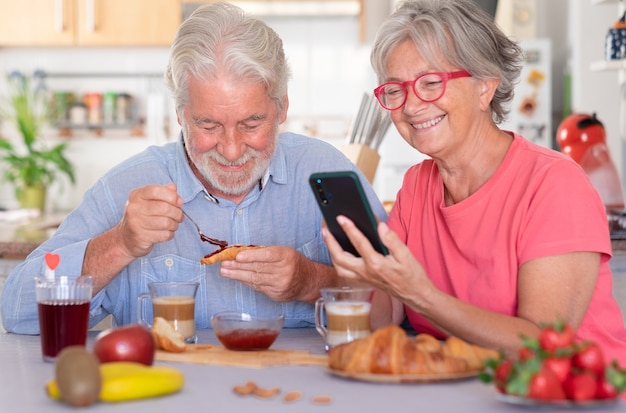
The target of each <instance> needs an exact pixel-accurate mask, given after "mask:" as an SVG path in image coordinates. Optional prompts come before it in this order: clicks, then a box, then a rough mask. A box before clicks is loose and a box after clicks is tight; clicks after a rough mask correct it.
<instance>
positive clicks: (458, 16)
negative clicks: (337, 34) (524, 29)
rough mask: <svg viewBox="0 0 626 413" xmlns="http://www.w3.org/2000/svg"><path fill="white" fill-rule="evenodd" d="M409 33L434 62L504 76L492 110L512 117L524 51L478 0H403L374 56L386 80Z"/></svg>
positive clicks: (376, 43) (378, 72)
mask: <svg viewBox="0 0 626 413" xmlns="http://www.w3.org/2000/svg"><path fill="white" fill-rule="evenodd" d="M407 39H409V40H411V41H412V42H413V44H414V45H415V47H416V48H417V50H418V51H419V53H420V54H421V55H422V57H423V58H424V59H426V60H427V61H428V62H429V63H430V64H432V65H433V66H434V67H441V65H443V64H445V63H451V64H452V65H454V66H456V67H457V68H459V69H464V70H467V71H468V72H470V73H471V74H472V76H473V77H474V78H476V79H480V80H487V79H498V80H499V81H500V84H499V86H498V89H497V90H496V93H495V95H494V97H493V100H492V101H491V115H492V118H493V120H494V121H495V122H496V123H501V122H502V121H503V120H504V119H505V118H506V115H507V114H508V113H509V110H510V109H509V107H508V103H509V102H510V101H511V100H512V99H513V89H514V88H515V85H516V83H517V82H518V80H519V75H520V72H521V70H522V65H523V62H524V55H523V52H522V49H521V48H520V46H519V45H518V44H517V43H516V42H514V41H512V40H511V39H509V38H508V37H507V36H506V35H505V34H504V33H503V32H502V31H501V30H500V29H499V28H498V27H497V25H496V24H495V22H494V19H493V18H492V17H491V16H489V15H488V14H487V13H486V12H484V11H483V10H482V9H480V8H479V7H478V5H477V4H476V3H475V2H473V1H471V0H414V1H407V2H404V3H402V4H400V5H399V6H398V9H397V10H396V11H395V12H394V13H393V14H392V15H391V17H390V18H389V19H388V20H387V21H386V22H385V23H383V24H382V26H381V27H380V29H379V30H378V33H377V34H376V39H375V41H374V46H373V49H372V53H371V56H370V61H371V64H372V67H373V68H374V71H375V72H376V75H377V76H378V80H379V82H380V83H383V82H385V81H386V79H387V73H386V70H387V60H388V58H389V55H390V54H391V52H392V51H393V50H394V48H395V47H396V46H398V45H399V44H400V43H402V42H403V41H405V40H407ZM438 56H443V57H444V59H445V61H442V60H441V58H440V57H438Z"/></svg>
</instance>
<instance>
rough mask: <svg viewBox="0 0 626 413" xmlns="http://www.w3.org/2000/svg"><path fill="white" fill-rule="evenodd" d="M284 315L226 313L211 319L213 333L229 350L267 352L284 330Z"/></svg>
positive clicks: (218, 314)
mask: <svg viewBox="0 0 626 413" xmlns="http://www.w3.org/2000/svg"><path fill="white" fill-rule="evenodd" d="M284 321H285V315H284V314H275V315H269V316H267V315H263V316H261V315H252V314H249V313H240V312H236V311H224V312H221V313H217V314H215V315H214V316H213V317H211V326H212V327H213V332H214V333H215V336H216V337H217V338H218V340H219V341H220V343H222V345H223V346H224V347H226V348H227V349H229V350H243V351H253V350H267V349H268V348H270V347H271V345H272V344H273V343H274V341H276V338H277V337H278V335H279V334H280V332H281V330H282V329H283V323H284Z"/></svg>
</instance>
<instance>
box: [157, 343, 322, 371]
mask: <svg viewBox="0 0 626 413" xmlns="http://www.w3.org/2000/svg"><path fill="white" fill-rule="evenodd" d="M155 359H156V360H159V361H174V362H181V363H198V364H213V365H221V366H234V367H251V368H263V367H272V366H286V365H304V366H328V356H326V355H319V354H311V353H309V352H308V351H303V350H272V349H269V350H263V351H233V350H227V349H226V348H224V347H223V346H213V345H208V344H190V345H187V349H186V350H185V351H184V352H182V353H170V352H167V351H161V350H158V351H157V352H156V355H155Z"/></svg>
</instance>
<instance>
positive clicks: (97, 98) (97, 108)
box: [85, 93, 102, 125]
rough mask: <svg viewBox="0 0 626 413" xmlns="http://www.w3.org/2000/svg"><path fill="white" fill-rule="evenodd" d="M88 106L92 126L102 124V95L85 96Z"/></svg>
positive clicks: (88, 94) (90, 94) (88, 117)
mask: <svg viewBox="0 0 626 413" xmlns="http://www.w3.org/2000/svg"><path fill="white" fill-rule="evenodd" d="M85 105H87V119H88V122H89V124H90V125H96V124H99V123H101V122H102V95H101V94H100V93H87V94H86V95H85Z"/></svg>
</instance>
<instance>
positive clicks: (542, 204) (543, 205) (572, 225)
mask: <svg viewBox="0 0 626 413" xmlns="http://www.w3.org/2000/svg"><path fill="white" fill-rule="evenodd" d="M538 178H539V179H536V180H535V181H534V182H535V183H534V185H536V188H534V189H532V188H529V190H534V191H535V192H534V193H533V196H532V197H531V198H529V199H528V202H529V205H528V206H527V215H526V217H525V222H524V225H523V226H522V228H523V230H521V231H520V232H519V239H518V247H519V248H518V254H519V262H520V263H524V262H527V261H530V260H532V259H535V258H539V257H544V256H548V255H557V254H565V253H570V252H575V251H596V252H600V253H603V254H607V256H610V255H611V241H610V236H609V228H608V222H607V217H606V212H605V208H604V205H603V203H602V200H601V198H600V196H599V194H598V192H597V191H596V189H595V188H594V187H593V185H592V184H591V182H590V181H589V179H588V178H587V176H586V174H585V173H584V171H583V170H582V169H581V168H580V167H579V166H578V165H577V164H575V163H573V162H569V161H565V160H564V161H560V162H554V163H552V164H550V167H549V168H547V170H545V171H543V173H541V174H540V177H538ZM605 258H606V257H605Z"/></svg>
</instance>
